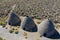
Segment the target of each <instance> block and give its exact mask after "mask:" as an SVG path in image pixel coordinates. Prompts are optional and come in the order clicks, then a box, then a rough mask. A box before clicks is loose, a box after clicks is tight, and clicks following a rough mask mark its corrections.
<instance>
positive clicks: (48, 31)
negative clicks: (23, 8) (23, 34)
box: [38, 19, 60, 39]
mask: <svg viewBox="0 0 60 40" xmlns="http://www.w3.org/2000/svg"><path fill="white" fill-rule="evenodd" d="M38 32H39V33H40V34H41V35H43V36H44V37H47V38H51V39H59V38H60V34H59V33H58V32H57V31H56V29H55V28H54V25H53V23H52V21H51V20H50V19H45V20H44V21H42V22H41V23H40V24H39V26H38Z"/></svg>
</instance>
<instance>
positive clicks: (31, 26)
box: [21, 17, 37, 32]
mask: <svg viewBox="0 0 60 40" xmlns="http://www.w3.org/2000/svg"><path fill="white" fill-rule="evenodd" d="M21 27H22V29H23V30H25V31H28V32H37V26H36V24H35V23H34V21H33V20H32V19H31V18H30V17H24V20H23V22H22V23H21Z"/></svg>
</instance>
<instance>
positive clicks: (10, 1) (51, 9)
mask: <svg viewBox="0 0 60 40" xmlns="http://www.w3.org/2000/svg"><path fill="white" fill-rule="evenodd" d="M14 4H17V6H16V8H15V10H14V12H15V13H16V14H18V15H19V16H20V15H21V16H29V17H32V18H37V19H45V18H48V17H49V18H51V19H52V20H53V21H54V22H57V23H60V20H59V19H60V0H0V18H4V17H6V16H7V15H8V14H9V12H10V10H11V6H12V5H14Z"/></svg>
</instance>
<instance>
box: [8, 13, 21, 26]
mask: <svg viewBox="0 0 60 40" xmlns="http://www.w3.org/2000/svg"><path fill="white" fill-rule="evenodd" d="M8 18H9V20H8V24H9V25H11V26H20V24H21V20H20V18H19V17H18V16H17V15H16V14H15V13H11V14H9V17H8Z"/></svg>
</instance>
